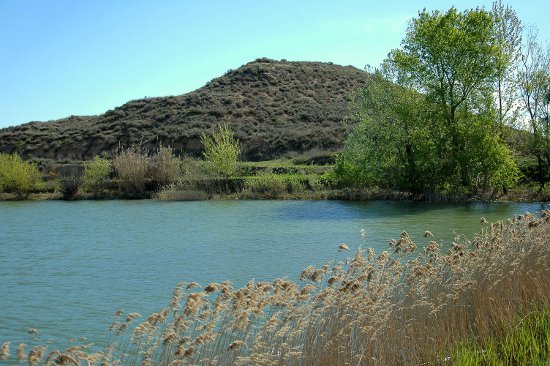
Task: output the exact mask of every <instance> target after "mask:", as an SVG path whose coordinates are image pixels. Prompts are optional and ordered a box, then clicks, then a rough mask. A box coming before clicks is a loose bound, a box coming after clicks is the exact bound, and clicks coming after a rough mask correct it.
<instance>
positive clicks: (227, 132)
mask: <svg viewBox="0 0 550 366" xmlns="http://www.w3.org/2000/svg"><path fill="white" fill-rule="evenodd" d="M218 130H219V131H218V132H214V134H213V135H212V137H210V136H207V135H205V134H203V135H202V136H201V143H202V145H203V146H204V152H203V156H204V159H205V160H206V161H207V162H208V164H209V165H210V167H209V168H210V172H211V174H215V175H223V176H225V177H229V176H231V175H234V174H235V172H236V171H237V162H238V160H239V155H240V146H239V141H238V140H237V139H235V138H234V137H233V131H231V129H230V128H229V127H228V126H227V125H224V126H218Z"/></svg>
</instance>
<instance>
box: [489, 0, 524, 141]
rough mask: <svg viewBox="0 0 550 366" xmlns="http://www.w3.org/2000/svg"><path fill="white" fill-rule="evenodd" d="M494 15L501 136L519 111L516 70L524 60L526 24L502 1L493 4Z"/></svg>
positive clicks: (496, 88) (496, 85)
mask: <svg viewBox="0 0 550 366" xmlns="http://www.w3.org/2000/svg"><path fill="white" fill-rule="evenodd" d="M492 15H493V18H494V28H495V41H496V42H497V45H498V49H497V50H498V58H497V60H498V63H497V74H496V80H495V91H496V95H497V110H498V121H499V124H500V130H501V135H502V134H503V133H504V131H505V129H504V126H506V125H508V126H512V125H514V122H515V120H516V117H517V112H518V103H517V101H518V88H517V69H518V63H519V61H520V59H521V40H522V31H523V26H522V24H521V21H520V20H519V18H518V17H517V15H516V12H515V11H514V10H513V9H512V8H511V7H510V6H504V5H503V4H502V1H501V0H498V1H495V2H494V3H493V7H492Z"/></svg>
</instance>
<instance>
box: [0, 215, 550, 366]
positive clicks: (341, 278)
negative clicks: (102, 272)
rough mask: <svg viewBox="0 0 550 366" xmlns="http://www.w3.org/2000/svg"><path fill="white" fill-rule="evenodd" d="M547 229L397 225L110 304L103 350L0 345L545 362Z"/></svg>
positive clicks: (190, 354)
mask: <svg viewBox="0 0 550 366" xmlns="http://www.w3.org/2000/svg"><path fill="white" fill-rule="evenodd" d="M549 229H550V211H548V210H547V211H543V212H541V216H540V217H536V216H534V215H531V214H525V215H521V216H518V217H515V218H512V219H509V220H507V221H505V222H497V223H493V224H486V225H485V226H484V229H483V230H482V231H481V232H480V233H479V234H477V235H476V236H475V237H474V238H471V239H470V240H468V239H466V238H456V239H455V240H454V241H453V242H452V243H437V242H435V241H432V242H430V243H429V244H428V245H427V246H426V247H425V248H418V247H417V246H416V244H415V243H414V242H413V241H412V240H411V238H410V237H409V235H408V234H407V233H406V232H403V233H401V235H399V236H398V237H397V238H396V239H395V240H392V241H391V242H390V243H389V246H388V248H387V250H386V251H383V252H380V253H375V252H374V250H372V249H370V248H362V247H361V246H360V247H359V249H358V250H357V251H356V252H355V253H354V255H353V256H352V257H351V258H350V259H349V260H347V261H346V262H342V263H327V264H326V265H324V266H321V267H314V266H309V267H308V268H306V269H304V271H303V272H302V273H301V282H293V281H290V280H288V279H285V278H281V279H276V280H274V281H272V282H256V281H254V280H252V281H250V282H249V283H248V284H246V285H245V286H244V287H242V288H240V289H234V288H233V287H232V285H231V283H230V282H228V281H226V282H223V283H211V284H198V283H188V282H181V283H180V284H178V285H177V286H176V288H175V290H174V292H173V294H172V298H171V300H170V301H169V304H168V305H167V306H166V307H165V308H163V309H161V310H159V311H158V312H157V313H154V314H150V315H148V316H142V315H140V314H136V313H128V314H124V313H123V312H122V311H120V312H117V314H115V320H114V322H113V324H112V326H111V333H110V334H111V335H110V337H109V339H108V340H106V344H105V345H104V349H103V351H100V352H93V351H91V350H88V348H87V347H88V346H86V345H83V346H73V347H71V348H69V349H66V350H59V351H55V350H50V349H47V348H46V347H42V346H34V345H33V347H32V348H31V349H30V352H28V351H26V348H25V347H24V346H22V345H17V346H16V345H14V346H13V347H12V349H11V350H10V345H9V344H8V343H5V344H4V346H3V348H2V351H1V353H0V356H1V357H3V358H4V359H8V360H9V362H10V364H14V363H17V360H18V359H20V362H21V363H23V362H27V363H28V364H29V365H37V364H61V365H69V364H79V365H80V364H81V365H118V364H122V365H184V364H185V365H187V364H188V365H191V364H193V365H194V364H205V365H207V364H213V365H233V364H236V365H249V364H254V365H346V364H347V365H351V364H353V365H439V364H442V365H443V364H472V363H469V362H470V361H471V360H478V358H476V357H477V355H479V354H488V353H491V352H493V350H494V352H493V353H495V354H496V356H497V357H499V359H500V360H502V362H503V364H505V365H506V364H522V363H521V362H520V363H517V362H519V361H517V362H516V361H514V360H515V359H514V360H513V359H511V358H510V357H509V356H508V354H509V353H510V351H509V350H512V351H511V352H512V353H514V354H517V352H516V351H515V350H516V349H521V350H524V351H523V353H524V354H525V355H526V357H527V358H525V359H520V360H528V362H531V361H533V360H536V358H534V357H535V353H536V354H537V356H536V357H538V359H540V360H543V361H544V362H545V358H547V355H548V339H549V338H548V311H549V309H550V307H549V306H550V283H549V281H548V278H549V277H550V251H549V246H550V230H549ZM366 235H368V233H367V234H366ZM426 236H428V237H429V236H430V233H429V232H426ZM350 244H351V243H350ZM350 246H351V245H350ZM442 248H449V249H442ZM338 249H339V250H341V251H345V250H348V246H347V245H345V244H344V243H342V244H341V245H340V246H339V248H338ZM335 250H336V248H335ZM531 320H533V321H531ZM521 329H524V330H525V331H524V330H521ZM541 329H542V330H541ZM518 332H519V333H518ZM541 332H542V333H541ZM516 334H519V336H517V335H516ZM502 344H505V346H501V345H502ZM517 347H519V348H517ZM29 348H30V346H29ZM16 349H17V350H16ZM535 350H542V351H537V352H535ZM514 357H515V356H514ZM511 360H512V361H511ZM472 362H473V361H472ZM475 362H477V361H475ZM514 362H516V363H514ZM474 364H476V363H474ZM497 364H498V363H497ZM543 364H544V363H543Z"/></svg>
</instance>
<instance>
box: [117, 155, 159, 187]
mask: <svg viewBox="0 0 550 366" xmlns="http://www.w3.org/2000/svg"><path fill="white" fill-rule="evenodd" d="M113 166H114V168H115V172H116V174H117V177H118V178H119V187H120V189H121V190H122V191H123V192H124V193H125V194H126V195H127V196H129V197H142V196H143V195H144V194H145V192H146V184H147V180H148V178H149V166H150V158H149V156H147V154H143V153H141V152H139V151H137V149H135V148H127V149H121V150H120V152H119V153H118V154H117V155H116V156H115V157H114V159H113Z"/></svg>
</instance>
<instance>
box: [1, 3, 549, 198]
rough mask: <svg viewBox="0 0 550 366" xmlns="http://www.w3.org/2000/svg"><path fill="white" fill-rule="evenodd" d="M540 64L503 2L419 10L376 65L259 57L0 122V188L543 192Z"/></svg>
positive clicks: (403, 194) (435, 194) (543, 55)
mask: <svg viewBox="0 0 550 366" xmlns="http://www.w3.org/2000/svg"><path fill="white" fill-rule="evenodd" d="M451 36H452V37H451ZM449 37H451V38H452V39H449ZM549 70H550V49H549V47H548V45H546V46H543V44H542V43H541V42H540V41H539V40H538V39H537V35H536V32H535V31H533V30H532V29H524V27H523V25H522V23H521V21H520V20H519V19H518V18H517V15H516V13H515V12H514V10H513V9H511V8H510V7H508V6H505V5H503V4H502V3H500V2H496V3H495V4H494V6H493V8H492V9H491V10H485V9H473V10H466V11H463V12H459V11H458V10H456V9H455V8H451V9H449V10H448V11H446V12H441V11H433V12H429V11H427V10H424V11H421V12H420V13H419V15H418V17H417V18H414V19H412V20H411V22H410V24H409V27H408V29H407V33H406V35H405V38H404V39H403V41H402V47H401V48H400V49H394V50H391V52H390V53H389V54H388V57H387V59H386V60H385V61H384V62H383V63H382V65H380V67H379V68H375V69H368V70H358V69H355V68H353V67H342V66H338V65H333V64H326V63H315V62H289V61H285V60H283V61H274V60H269V59H258V60H256V61H254V62H251V63H249V64H247V65H244V66H242V67H241V68H239V69H237V70H230V71H228V72H227V73H226V74H225V75H224V76H222V77H220V78H217V79H214V80H212V81H211V82H209V83H208V84H207V85H206V86H204V87H203V88H201V89H198V90H197V91H195V92H191V93H189V94H185V95H182V96H177V97H165V98H146V99H143V100H137V101H131V102H129V103H127V104H125V105H123V106H121V107H119V108H116V109H115V110H112V111H109V112H107V113H105V114H103V115H100V116H93V117H69V118H67V119H63V120H58V121H50V122H45V123H37V122H32V123H28V124H24V125H21V126H15V127H9V128H5V129H2V130H0V151H1V152H2V155H1V157H0V191H3V192H5V194H4V195H3V196H2V197H3V198H17V199H23V198H27V197H29V196H30V194H31V193H55V192H58V195H55V194H54V195H52V194H49V195H46V196H47V197H61V198H63V199H74V198H105V197H117V198H149V197H157V198H160V199H204V198H217V197H225V198H234V197H237V198H285V197H293V198H372V197H387V198H391V197H395V198H416V199H432V200H435V199H440V200H468V199H496V198H498V197H501V198H504V199H518V200H519V199H530V200H547V199H548V195H549V194H548V190H547V188H546V185H547V184H546V183H547V181H548V179H549V177H550V172H549V168H550V132H549V131H550V129H549V127H548V126H549V125H550V124H549V118H550V113H549V110H550V107H549V106H550V92H549V90H550V72H549ZM35 197H36V196H35ZM39 197H40V196H39Z"/></svg>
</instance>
